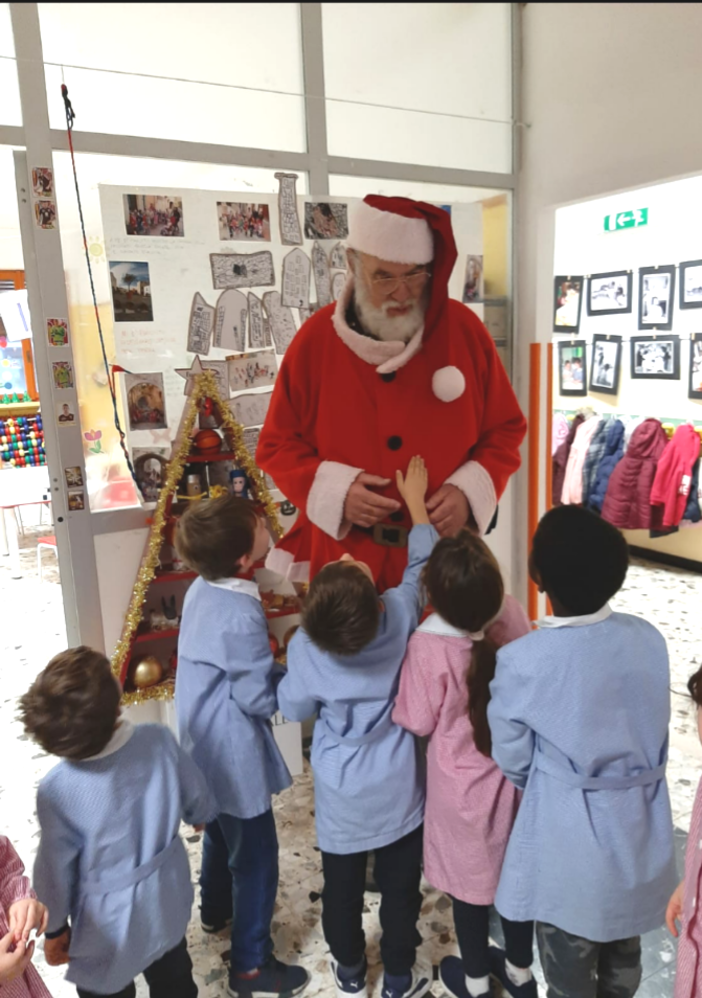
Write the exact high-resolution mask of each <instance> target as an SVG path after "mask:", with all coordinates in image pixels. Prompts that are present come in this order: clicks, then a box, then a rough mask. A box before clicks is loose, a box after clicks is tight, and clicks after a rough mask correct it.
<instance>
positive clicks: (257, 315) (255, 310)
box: [249, 291, 266, 350]
mask: <svg viewBox="0 0 702 998" xmlns="http://www.w3.org/2000/svg"><path fill="white" fill-rule="evenodd" d="M265 345H266V343H265V335H264V332H263V303H262V302H261V299H260V298H259V297H257V296H256V295H255V294H253V292H251V291H249V348H250V349H251V350H262V349H263V347H264V346H265Z"/></svg>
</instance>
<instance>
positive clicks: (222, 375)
mask: <svg viewBox="0 0 702 998" xmlns="http://www.w3.org/2000/svg"><path fill="white" fill-rule="evenodd" d="M203 371H212V373H213V374H214V376H215V380H216V382H217V388H218V389H219V392H220V394H221V395H222V396H223V397H224V398H229V381H228V378H227V362H226V360H204V361H203V360H200V358H199V357H193V362H192V364H191V365H190V367H176V369H175V373H176V374H178V375H180V377H181V378H185V387H184V388H183V395H192V391H193V388H194V387H195V378H196V376H197V375H198V374H202V372H203Z"/></svg>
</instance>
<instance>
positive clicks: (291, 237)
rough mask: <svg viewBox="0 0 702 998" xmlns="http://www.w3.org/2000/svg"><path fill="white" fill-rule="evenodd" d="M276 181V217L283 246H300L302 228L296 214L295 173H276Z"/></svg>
mask: <svg viewBox="0 0 702 998" xmlns="http://www.w3.org/2000/svg"><path fill="white" fill-rule="evenodd" d="M275 178H276V180H277V181H278V219H279V222H280V241H281V242H282V244H283V246H302V229H301V228H300V218H299V216H298V214H297V192H296V190H295V185H296V183H297V174H296V173H276V175H275Z"/></svg>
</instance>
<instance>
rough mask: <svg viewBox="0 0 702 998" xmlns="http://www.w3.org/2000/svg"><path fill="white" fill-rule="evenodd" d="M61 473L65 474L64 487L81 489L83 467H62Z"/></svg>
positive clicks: (83, 483)
mask: <svg viewBox="0 0 702 998" xmlns="http://www.w3.org/2000/svg"><path fill="white" fill-rule="evenodd" d="M63 473H64V475H65V476H66V487H67V488H69V489H82V488H83V486H84V485H85V482H84V481H83V469H82V468H80V467H79V466H78V465H76V466H75V468H64V469H63Z"/></svg>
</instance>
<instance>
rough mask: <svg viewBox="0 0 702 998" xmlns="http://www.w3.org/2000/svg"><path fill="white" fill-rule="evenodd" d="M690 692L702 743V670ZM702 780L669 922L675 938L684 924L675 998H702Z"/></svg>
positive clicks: (679, 947) (695, 676)
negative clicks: (682, 877)
mask: <svg viewBox="0 0 702 998" xmlns="http://www.w3.org/2000/svg"><path fill="white" fill-rule="evenodd" d="M687 688H688V690H689V691H690V696H691V697H692V699H693V700H694V702H695V703H696V704H697V730H698V732H699V736H700V740H701V741H702V669H699V670H698V671H697V672H696V673H695V674H694V675H693V676H690V679H689V682H688V684H687ZM701 889H702V780H701V781H700V784H699V786H698V787H697V796H696V797H695V807H694V809H693V812H692V821H691V822H690V834H689V835H688V837H687V850H686V852H685V879H684V880H683V881H682V883H681V884H680V885H679V886H678V888H677V890H676V891H675V893H674V894H673V896H672V898H671V899H670V902H669V903H668V910H667V911H666V913H665V921H666V924H667V926H668V928H669V929H670V931H671V933H672V934H673V935H674V936H677V935H678V929H677V926H676V924H675V923H676V921H679V922H680V923H681V929H680V933H679V934H680V941H679V943H678V969H677V971H676V974H675V998H699V995H702V920H701V919H700V914H699V910H700V904H702V897H701V896H700V893H701Z"/></svg>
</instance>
